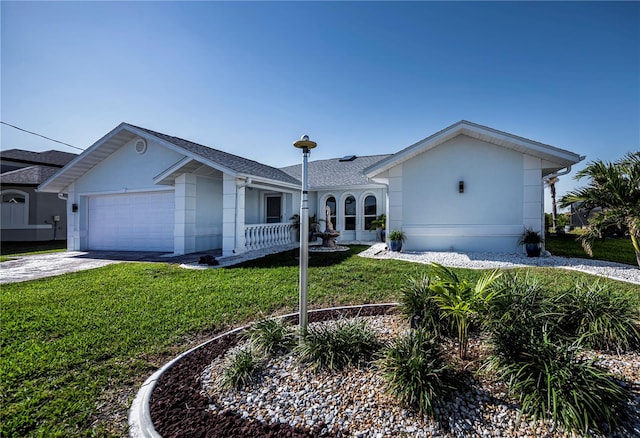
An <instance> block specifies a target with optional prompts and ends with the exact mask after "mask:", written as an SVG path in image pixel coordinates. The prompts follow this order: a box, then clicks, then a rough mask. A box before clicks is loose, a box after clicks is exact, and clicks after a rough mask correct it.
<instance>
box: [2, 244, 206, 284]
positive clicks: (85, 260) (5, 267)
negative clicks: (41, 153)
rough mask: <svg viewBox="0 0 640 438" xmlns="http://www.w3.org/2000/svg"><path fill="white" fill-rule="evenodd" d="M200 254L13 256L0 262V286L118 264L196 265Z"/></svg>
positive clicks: (97, 253) (72, 253) (134, 253)
mask: <svg viewBox="0 0 640 438" xmlns="http://www.w3.org/2000/svg"><path fill="white" fill-rule="evenodd" d="M204 254H210V253H195V254H188V255H183V256H173V254H170V253H169V254H168V253H160V252H127V251H89V252H85V251H66V252H56V253H50V254H35V255H28V256H17V257H16V258H15V259H13V260H9V261H6V262H3V263H0V284H5V283H16V282H19V281H27V280H35V279H37V278H45V277H53V276H55V275H60V274H66V273H68V272H76V271H84V270H87V269H93V268H99V267H101V266H106V265H110V264H112V263H121V262H163V263H197V262H198V260H200V256H201V255H204ZM212 255H214V256H216V255H218V254H212Z"/></svg>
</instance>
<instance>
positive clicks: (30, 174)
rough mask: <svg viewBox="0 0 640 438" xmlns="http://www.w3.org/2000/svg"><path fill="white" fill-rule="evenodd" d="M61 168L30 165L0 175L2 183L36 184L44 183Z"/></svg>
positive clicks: (0, 182)
mask: <svg viewBox="0 0 640 438" xmlns="http://www.w3.org/2000/svg"><path fill="white" fill-rule="evenodd" d="M58 170H60V168H59V167H51V166H29V167H23V168H22V169H16V170H12V171H10V172H5V173H3V174H1V175H0V184H15V185H35V186H37V185H38V184H40V183H42V182H43V181H44V180H46V179H48V178H49V177H51V176H52V175H53V174H54V173H56V172H57V171H58Z"/></svg>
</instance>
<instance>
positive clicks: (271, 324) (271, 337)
mask: <svg viewBox="0 0 640 438" xmlns="http://www.w3.org/2000/svg"><path fill="white" fill-rule="evenodd" d="M245 337H247V338H249V339H250V340H251V343H252V344H253V346H254V347H255V348H256V350H258V351H260V352H262V353H264V354H265V355H267V356H273V355H276V354H282V353H286V352H288V351H291V349H293V347H295V346H296V343H297V339H298V338H297V336H296V334H295V333H294V331H293V330H292V328H291V327H290V325H289V324H287V323H286V322H284V321H283V320H282V319H280V318H278V319H264V320H262V321H259V322H257V323H256V324H254V325H253V326H251V328H250V329H249V330H248V331H247V333H246V335H245Z"/></svg>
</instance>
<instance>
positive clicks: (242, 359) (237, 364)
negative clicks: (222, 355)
mask: <svg viewBox="0 0 640 438" xmlns="http://www.w3.org/2000/svg"><path fill="white" fill-rule="evenodd" d="M264 367H265V360H264V358H263V357H262V356H260V355H259V354H257V353H256V352H255V351H254V350H253V349H251V348H245V349H241V350H238V351H237V352H235V353H234V354H233V355H232V356H231V357H230V358H229V360H228V362H227V363H226V364H225V366H224V371H223V372H222V375H221V376H220V381H219V383H220V385H221V386H222V387H223V388H235V389H240V388H243V387H245V386H247V385H250V384H251V383H254V382H256V381H258V380H259V378H260V375H261V373H262V372H263V370H264Z"/></svg>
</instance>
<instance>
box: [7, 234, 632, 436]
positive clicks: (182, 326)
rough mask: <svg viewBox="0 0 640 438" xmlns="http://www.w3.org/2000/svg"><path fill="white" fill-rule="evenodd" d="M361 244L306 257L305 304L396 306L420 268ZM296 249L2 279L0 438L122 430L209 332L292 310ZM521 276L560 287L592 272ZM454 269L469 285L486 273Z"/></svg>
mask: <svg viewBox="0 0 640 438" xmlns="http://www.w3.org/2000/svg"><path fill="white" fill-rule="evenodd" d="M363 249H365V247H362V246H360V247H357V246H354V247H352V248H351V250H350V251H348V252H345V253H334V254H313V255H311V257H310V262H309V266H310V267H309V307H310V308H320V307H326V306H334V305H345V304H362V303H373V302H390V301H397V300H398V298H399V291H400V288H401V286H402V285H404V284H405V283H406V281H407V278H408V277H409V276H413V275H416V273H420V272H424V270H425V269H426V267H425V266H424V265H416V264H413V263H407V262H401V261H395V260H372V259H365V258H361V257H357V256H356V254H357V253H358V252H360V251H362V250H363ZM296 255H297V250H294V251H290V252H287V253H282V254H277V255H273V256H269V257H265V258H263V259H259V260H255V261H252V262H247V263H245V264H243V265H238V266H236V267H232V268H227V269H207V270H186V269H182V268H179V267H178V266H175V265H169V264H152V263H121V264H115V265H110V266H105V267H103V268H98V269H93V270H89V271H82V272H76V273H72V274H66V275H62V276H58V277H52V278H47V279H41V280H34V281H29V282H25V283H16V284H7V285H3V286H2V292H1V293H0V310H1V312H2V313H1V316H0V318H1V324H0V335H1V336H0V345H1V354H0V418H2V421H1V422H0V436H65V437H66V436H95V435H98V436H124V435H126V433H127V422H126V415H127V409H128V407H129V405H130V403H131V401H132V399H133V397H134V396H135V392H136V391H137V390H138V388H139V386H140V384H141V383H142V382H143V381H144V380H145V379H146V378H147V377H148V376H149V375H150V374H151V373H152V372H153V371H155V370H156V369H157V368H158V367H159V366H160V365H162V364H163V363H164V362H166V361H167V360H169V359H170V358H172V357H174V356H175V355H177V354H179V353H180V352H182V351H185V350H187V349H188V348H190V347H193V346H194V345H197V344H198V343H200V342H201V341H203V340H205V339H207V338H209V337H210V336H212V335H213V334H215V333H219V332H222V331H224V330H227V329H229V328H231V327H236V326H239V325H242V324H244V323H246V322H248V321H251V320H258V319H261V317H262V316H268V315H271V314H274V313H278V314H283V313H288V312H295V311H296V310H297V307H298V261H297V260H296ZM529 271H530V273H531V274H533V275H535V276H536V277H539V278H540V279H541V280H543V281H546V282H548V283H550V284H552V286H553V287H554V288H556V289H557V290H563V289H564V288H566V287H568V286H569V285H571V284H574V283H575V281H576V280H577V279H581V278H582V279H588V280H590V281H593V279H594V277H592V276H590V275H587V274H583V273H579V272H572V271H563V270H555V269H550V268H546V269H530V270H529ZM455 272H456V273H457V275H459V276H460V277H461V278H467V279H469V280H471V281H474V280H476V279H477V278H478V277H480V276H481V275H482V273H483V272H482V271H472V270H468V269H455ZM612 283H613V284H614V285H615V287H616V288H618V289H622V290H631V291H636V292H638V286H637V285H631V284H626V283H622V282H612ZM639 295H640V293H639Z"/></svg>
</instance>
